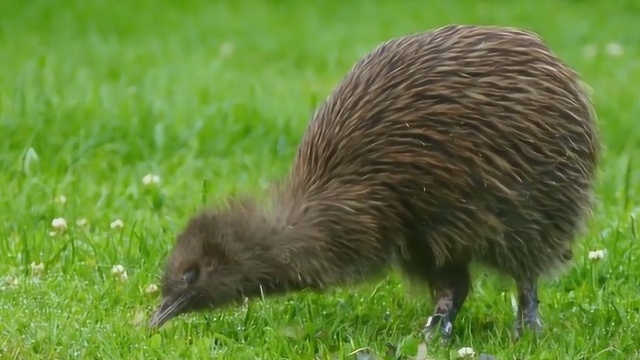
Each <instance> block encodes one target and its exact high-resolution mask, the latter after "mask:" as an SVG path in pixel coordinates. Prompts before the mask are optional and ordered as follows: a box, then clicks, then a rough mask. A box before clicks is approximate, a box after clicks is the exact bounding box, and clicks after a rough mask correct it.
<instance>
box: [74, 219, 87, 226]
mask: <svg viewBox="0 0 640 360" xmlns="http://www.w3.org/2000/svg"><path fill="white" fill-rule="evenodd" d="M86 225H87V219H78V220H76V226H79V227H85V226H86Z"/></svg>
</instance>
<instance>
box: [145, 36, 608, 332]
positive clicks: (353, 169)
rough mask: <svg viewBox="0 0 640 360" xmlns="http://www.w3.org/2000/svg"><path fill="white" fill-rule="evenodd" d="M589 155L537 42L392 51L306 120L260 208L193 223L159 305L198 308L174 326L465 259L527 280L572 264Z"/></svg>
mask: <svg viewBox="0 0 640 360" xmlns="http://www.w3.org/2000/svg"><path fill="white" fill-rule="evenodd" d="M599 156H600V148H599V139H598V137H597V125H596V116H595V112H594V110H593V108H592V105H591V103H590V100H589V98H588V96H587V94H586V92H585V90H584V88H583V86H582V85H581V81H580V79H579V77H578V75H577V74H576V73H575V72H574V71H573V70H571V69H570V68H569V67H567V66H566V65H565V64H563V62H562V61H561V60H560V59H558V57H556V55H554V54H553V53H552V52H551V51H550V50H549V49H548V47H547V46H546V45H545V44H544V42H543V41H542V40H541V38H540V37H538V36H537V35H535V34H533V33H531V32H528V31H524V30H519V29H515V28H506V27H490V26H461V25H452V26H445V27H442V28H439V29H436V30H433V31H430V32H425V33H418V34H413V35H408V36H403V37H399V38H396V39H393V40H390V41H388V42H386V43H383V44H382V45H380V46H378V47H377V48H376V49H375V50H374V51H372V52H371V53H369V54H368V55H366V56H365V57H364V58H362V59H361V60H360V61H359V62H357V63H356V64H355V66H354V67H353V68H352V69H351V71H350V72H349V73H348V74H347V76H346V77H345V78H344V80H343V81H342V82H341V83H340V84H339V85H338V87H337V88H336V89H335V90H334V91H333V93H332V94H331V95H330V96H329V98H328V99H327V100H326V101H325V102H324V103H323V104H322V105H321V106H320V107H319V108H318V109H317V111H316V112H315V114H314V116H313V118H312V120H311V122H310V125H309V127H308V129H307V131H306V133H305V134H304V137H303V139H302V142H301V144H300V147H299V150H298V152H297V154H296V157H295V159H294V162H293V166H292V168H291V171H290V174H289V175H288V176H287V177H286V178H285V179H284V181H283V182H282V183H280V184H279V186H277V187H276V188H274V189H273V191H272V192H271V194H270V195H271V197H270V201H271V202H270V204H269V205H270V206H268V207H264V208H260V207H258V205H257V204H255V205H250V204H251V203H250V202H235V203H232V204H231V205H230V206H229V207H226V208H220V209H217V210H211V211H209V212H203V213H201V214H199V215H197V216H196V217H195V218H194V219H192V220H191V221H190V223H189V224H188V226H187V228H186V230H185V231H184V232H183V233H182V234H181V235H180V236H179V238H178V241H177V244H176V247H175V249H174V251H173V253H172V255H171V258H170V260H169V263H168V265H167V269H166V274H165V283H164V287H163V291H164V294H165V296H166V297H167V299H175V298H177V297H180V296H181V295H180V294H183V293H184V292H185V289H191V290H189V292H190V293H193V294H197V295H193V296H192V298H194V299H195V298H198V299H200V300H199V302H195V303H193V304H199V306H197V305H189V306H185V307H184V308H183V309H182V312H184V311H189V310H195V309H198V308H204V307H205V306H209V305H223V304H225V303H228V302H230V301H235V300H239V299H240V298H241V297H242V296H251V295H257V294H260V293H269V292H273V293H278V292H284V291H289V290H294V289H301V288H305V287H312V288H316V289H323V288H325V287H327V286H334V285H339V284H344V283H346V282H349V281H359V280H363V279H365V278H368V277H369V276H373V275H376V274H380V273H382V271H383V270H385V269H386V268H387V267H388V266H390V265H392V264H395V263H398V264H399V265H400V267H401V268H402V269H403V270H404V271H405V272H406V273H407V274H409V275H411V276H413V277H417V278H420V279H423V280H425V281H426V282H427V283H428V284H432V283H434V282H435V281H436V279H434V276H433V273H434V270H435V269H437V268H439V267H442V266H446V265H447V264H451V263H462V264H466V263H469V262H471V261H477V262H480V263H483V264H485V265H488V266H491V267H493V268H495V269H497V270H499V271H500V272H502V273H505V274H507V275H510V276H512V277H514V278H515V279H523V278H532V279H535V278H537V277H539V276H541V275H544V274H547V273H549V272H551V271H553V270H554V269H556V268H557V267H558V266H559V265H561V264H563V263H565V262H566V261H567V260H568V259H569V258H570V257H571V247H572V245H573V242H574V239H575V238H576V237H577V236H578V235H579V234H580V233H581V231H582V230H583V229H584V226H585V222H586V220H587V219H588V217H589V215H590V212H591V207H592V204H593V184H594V177H595V173H596V167H597V165H598V161H599ZM192 268H197V269H199V270H198V274H197V279H196V280H194V281H193V282H192V285H189V284H187V282H185V280H184V279H183V275H184V274H185V273H186V271H187V270H188V269H192ZM165 303H167V304H168V303H170V301H169V302H165ZM165 306H166V304H165ZM164 321H166V320H164ZM156 323H157V322H156Z"/></svg>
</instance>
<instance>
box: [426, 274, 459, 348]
mask: <svg viewBox="0 0 640 360" xmlns="http://www.w3.org/2000/svg"><path fill="white" fill-rule="evenodd" d="M430 278H431V279H430V283H431V287H432V290H433V293H434V295H435V301H436V307H435V310H434V312H433V314H432V315H431V316H430V317H429V318H428V319H427V323H426V325H425V327H424V329H423V330H422V332H423V334H424V335H425V337H426V338H428V339H431V338H433V336H434V335H435V333H436V329H439V330H440V334H441V336H442V339H443V340H445V341H449V340H450V339H451V333H452V330H453V323H454V321H455V319H456V316H457V315H458V313H459V312H460V309H462V305H463V304H464V302H465V300H466V299H467V295H468V294H469V290H470V288H471V277H470V275H469V268H468V265H467V264H466V263H465V264H447V265H444V266H441V267H438V268H436V269H435V272H434V273H433V275H432V276H431V277H430Z"/></svg>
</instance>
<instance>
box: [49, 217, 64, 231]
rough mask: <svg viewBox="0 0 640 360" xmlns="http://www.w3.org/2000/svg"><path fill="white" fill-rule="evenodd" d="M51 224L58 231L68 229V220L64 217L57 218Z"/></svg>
mask: <svg viewBox="0 0 640 360" xmlns="http://www.w3.org/2000/svg"><path fill="white" fill-rule="evenodd" d="M51 226H53V227H54V228H55V229H56V230H57V231H64V230H66V229H67V220H65V219H64V218H55V219H53V221H51Z"/></svg>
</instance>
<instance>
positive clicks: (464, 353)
mask: <svg viewBox="0 0 640 360" xmlns="http://www.w3.org/2000/svg"><path fill="white" fill-rule="evenodd" d="M475 354H476V352H475V351H473V349H472V348H470V347H463V348H462V349H460V350H458V355H460V357H462V358H466V357H472V356H473V355H475Z"/></svg>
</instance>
